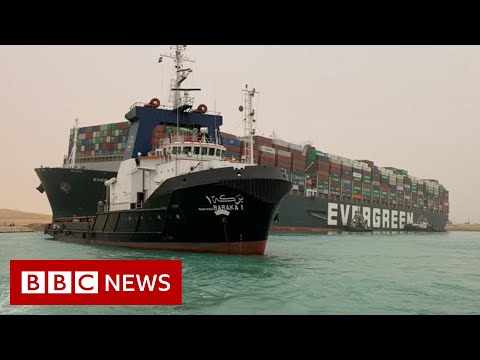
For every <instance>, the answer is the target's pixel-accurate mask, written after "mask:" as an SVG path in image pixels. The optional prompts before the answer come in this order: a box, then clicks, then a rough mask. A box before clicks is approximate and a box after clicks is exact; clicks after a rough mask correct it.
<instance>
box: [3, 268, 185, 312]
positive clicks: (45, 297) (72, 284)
mask: <svg viewBox="0 0 480 360" xmlns="http://www.w3.org/2000/svg"><path fill="white" fill-rule="evenodd" d="M10 304H11V305H181V304H182V262H181V260H10Z"/></svg>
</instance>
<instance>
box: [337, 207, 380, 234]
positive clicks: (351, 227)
mask: <svg viewBox="0 0 480 360" xmlns="http://www.w3.org/2000/svg"><path fill="white" fill-rule="evenodd" d="M344 230H346V231H351V232H373V229H372V228H371V227H369V226H368V221H367V219H364V218H363V215H362V213H361V212H360V211H356V212H355V215H354V216H353V217H352V220H351V221H350V222H349V223H348V224H347V226H345V228H344Z"/></svg>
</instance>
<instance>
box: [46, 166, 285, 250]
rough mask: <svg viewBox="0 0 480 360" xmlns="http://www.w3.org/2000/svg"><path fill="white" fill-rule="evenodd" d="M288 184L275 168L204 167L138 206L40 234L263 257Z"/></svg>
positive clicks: (53, 227)
mask: <svg viewBox="0 0 480 360" xmlns="http://www.w3.org/2000/svg"><path fill="white" fill-rule="evenodd" d="M291 187H292V183H291V182H290V181H288V180H287V177H286V174H285V171H284V170H282V169H279V168H270V167H262V166H247V167H246V168H245V169H234V168H220V169H209V170H205V171H199V172H194V173H189V174H186V175H182V176H177V177H174V178H171V179H168V180H167V181H165V182H164V183H163V184H162V185H161V186H160V187H159V188H157V189H156V190H155V192H154V193H153V194H152V195H151V196H150V197H149V198H148V200H147V201H146V202H145V204H144V206H143V207H142V208H141V209H131V210H119V211H106V212H100V213H98V214H97V215H96V216H95V217H94V218H92V220H91V221H82V220H88V219H87V218H84V219H69V220H68V221H62V222H54V223H52V224H51V226H50V227H49V228H48V229H47V230H46V232H47V233H48V234H50V235H52V236H53V237H54V238H55V239H58V240H63V241H69V242H77V243H85V244H92V245H109V246H120V247H127V248H141V249H159V250H175V251H188V252H210V253H224V254H238V255H263V254H264V252H265V247H266V243H267V238H268V234H269V232H270V228H271V225H272V222H273V219H274V216H275V214H276V212H277V209H278V206H279V203H280V201H281V199H282V198H283V197H284V196H285V194H287V193H288V192H289V191H290V189H291ZM74 220H76V221H74Z"/></svg>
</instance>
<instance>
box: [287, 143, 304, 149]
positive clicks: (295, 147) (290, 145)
mask: <svg viewBox="0 0 480 360" xmlns="http://www.w3.org/2000/svg"><path fill="white" fill-rule="evenodd" d="M288 148H289V149H294V150H298V151H302V150H303V147H302V145H297V144H292V143H288Z"/></svg>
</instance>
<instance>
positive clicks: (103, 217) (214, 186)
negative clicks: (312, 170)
mask: <svg viewBox="0 0 480 360" xmlns="http://www.w3.org/2000/svg"><path fill="white" fill-rule="evenodd" d="M185 49H186V45H176V46H173V47H172V50H173V53H171V54H167V55H164V56H165V57H171V58H172V59H174V63H175V70H176V71H175V78H174V79H173V80H174V81H172V89H171V91H172V92H173V106H161V104H160V100H159V99H157V98H153V99H152V100H151V101H150V102H148V103H144V104H134V105H133V106H132V107H130V109H129V111H128V112H127V114H126V115H125V117H126V119H128V121H129V127H128V134H127V141H126V145H125V146H124V151H123V157H122V159H121V161H120V165H119V167H118V171H113V172H111V171H110V172H107V171H104V170H87V169H86V168H85V169H80V170H78V169H76V168H75V167H71V166H70V167H65V168H62V169H48V168H41V169H37V173H38V174H39V176H40V178H41V179H42V187H43V188H44V190H46V192H47V196H48V197H49V199H50V200H51V199H54V200H53V203H54V206H52V208H53V207H55V209H57V210H58V211H60V214H58V212H57V213H55V214H54V218H53V219H52V223H51V224H48V225H47V227H46V228H45V233H46V234H49V235H51V236H52V237H53V238H55V239H57V240H61V241H67V242H75V243H82V244H90V245H104V246H116V247H127V248H139V249H158V250H175V251H189V252H210V253H223V254H235V255H263V254H264V251H265V247H266V243H267V238H268V234H269V232H270V229H271V225H272V223H273V219H274V217H275V215H276V214H277V212H278V207H279V204H280V201H281V199H282V198H283V197H284V196H285V195H286V194H287V193H288V192H289V191H290V189H291V188H292V183H291V181H290V180H289V179H288V176H287V172H286V170H285V169H284V168H281V167H265V166H258V165H257V164H256V163H255V162H254V159H253V157H252V156H248V158H247V161H244V162H239V161H235V160H234V159H231V158H230V159H229V158H227V156H226V152H227V149H226V147H225V146H224V145H222V144H220V141H219V140H218V133H219V127H220V126H221V125H222V123H223V118H222V116H221V115H220V114H219V113H216V112H213V113H212V112H208V108H207V106H206V105H205V104H200V105H198V106H197V107H194V105H193V104H194V99H193V97H192V96H190V95H189V93H190V92H191V91H199V90H200V89H196V88H189V87H183V86H182V83H183V82H184V81H185V80H186V78H187V77H188V75H189V74H190V73H191V72H192V69H190V68H184V66H183V63H184V62H185V61H187V58H186V56H185V55H184V52H185ZM181 93H183V96H182V95H181ZM255 94H256V91H255V89H253V90H249V89H248V86H246V87H245V90H244V95H245V98H246V104H247V106H246V110H245V111H246V114H247V115H246V119H247V122H248V123H249V124H250V127H252V126H253V125H251V124H253V123H254V121H255V120H254V116H253V114H254V111H253V108H252V101H251V99H252V98H253V96H255ZM247 99H248V100H247ZM242 110H243V109H242ZM123 126H124V125H123ZM77 127H78V123H76V126H75V128H77ZM107 128H108V127H107ZM160 129H164V130H166V131H168V133H163V134H161V137H160V138H158V140H159V141H158V142H157V141H156V143H155V144H152V141H151V139H152V133H158V132H159V130H160ZM99 131H100V138H101V135H102V131H105V130H99ZM106 134H108V135H106ZM122 134H124V133H123V132H122ZM91 135H92V137H91V138H90V139H95V138H99V136H96V137H93V133H92V134H91ZM103 135H104V137H105V136H106V137H107V138H106V140H112V139H113V140H114V139H115V135H117V136H120V129H115V131H114V132H113V133H112V129H111V128H110V131H108V130H107V132H103ZM83 137H84V136H82V134H80V136H79V134H78V132H77V131H76V129H75V131H74V142H73V148H72V152H71V154H72V156H71V157H70V160H69V161H68V162H69V163H71V164H74V163H75V162H76V160H75V158H74V154H75V152H76V147H77V144H78V139H79V138H80V139H81V140H80V141H82V140H85V139H83ZM85 137H86V136H85ZM246 141H247V142H248V143H249V144H253V137H252V133H251V132H250V137H249V138H248V139H246ZM111 143H114V141H110V144H111ZM98 144H99V146H98V150H100V144H101V145H103V146H102V150H103V149H104V148H105V147H107V148H108V147H110V146H105V144H106V143H105V142H100V143H98ZM82 146H84V145H81V146H80V151H82ZM114 147H117V150H118V145H117V144H115V145H114ZM74 150H75V151H74ZM115 155H118V153H116V154H115ZM107 163H108V161H107ZM89 176H95V178H89ZM52 178H55V179H60V186H59V191H60V192H61V193H62V194H63V195H62V196H63V197H62V198H61V202H58V203H57V197H56V196H58V194H57V193H56V192H55V191H53V192H52V188H51V186H52V184H54V182H55V181H57V180H51V179H52ZM88 180H91V182H90V183H89V184H85V182H86V181H87V182H88ZM52 181H53V182H52ZM99 184H100V185H101V186H102V187H103V189H102V190H100V186H98V185H99ZM57 185H58V183H57ZM54 187H55V186H54ZM102 191H104V193H102ZM51 202H52V201H51ZM92 204H96V208H90V206H91V205H92ZM72 211H74V213H70V212H72ZM60 216H61V217H60Z"/></svg>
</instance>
